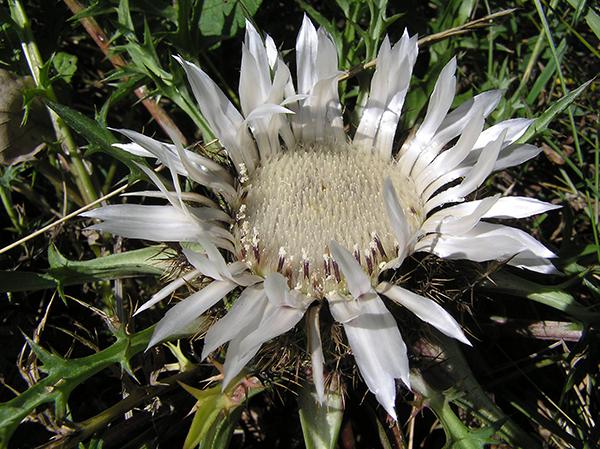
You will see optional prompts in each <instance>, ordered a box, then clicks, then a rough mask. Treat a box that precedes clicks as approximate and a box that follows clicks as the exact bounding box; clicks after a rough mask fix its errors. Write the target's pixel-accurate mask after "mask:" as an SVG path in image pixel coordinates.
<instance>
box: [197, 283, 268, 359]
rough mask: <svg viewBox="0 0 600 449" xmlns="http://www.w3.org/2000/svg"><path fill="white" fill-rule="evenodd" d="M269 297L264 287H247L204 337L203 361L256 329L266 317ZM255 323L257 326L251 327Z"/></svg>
mask: <svg viewBox="0 0 600 449" xmlns="http://www.w3.org/2000/svg"><path fill="white" fill-rule="evenodd" d="M266 306H267V296H266V295H265V292H264V289H263V287H262V285H257V286H252V287H247V288H246V289H244V291H243V292H242V293H241V294H240V296H239V298H238V299H236V300H235V302H234V303H233V306H232V307H231V309H230V310H229V312H227V315H225V316H224V317H223V318H221V319H220V320H219V321H217V322H216V323H215V324H213V325H212V326H211V327H210V329H209V330H208V332H207V333H206V336H205V337H204V348H202V360H204V359H205V358H206V357H207V356H208V354H210V353H211V352H213V351H214V350H215V349H217V348H218V347H219V346H221V345H224V344H225V343H227V342H229V341H231V340H233V339H234V338H236V337H239V336H240V335H244V334H246V335H247V334H249V333H250V332H251V331H253V330H254V329H255V327H256V326H257V325H258V323H259V322H260V318H261V317H262V316H263V315H264V311H265V307H266ZM253 323H255V326H254V327H253V326H251V325H252V324H253Z"/></svg>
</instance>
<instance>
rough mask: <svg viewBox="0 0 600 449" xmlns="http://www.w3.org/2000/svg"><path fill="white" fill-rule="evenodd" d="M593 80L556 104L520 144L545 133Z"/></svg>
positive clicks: (535, 123)
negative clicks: (553, 121) (552, 122)
mask: <svg viewBox="0 0 600 449" xmlns="http://www.w3.org/2000/svg"><path fill="white" fill-rule="evenodd" d="M592 81H593V80H589V81H587V82H585V83H583V84H582V85H581V86H579V87H578V88H577V89H575V90H573V91H571V92H569V93H568V94H567V95H565V96H564V97H562V98H561V99H560V100H558V101H557V102H555V103H554V104H553V105H552V106H550V107H549V108H548V109H546V111H545V112H544V113H543V114H542V115H540V116H539V117H538V118H537V119H536V120H535V122H533V124H532V125H531V126H530V127H529V129H528V130H527V132H526V133H525V134H523V136H522V137H521V138H520V139H519V140H518V143H525V142H527V141H529V140H531V139H532V138H533V137H534V136H536V135H537V134H539V133H541V132H542V131H544V130H545V129H546V128H547V127H548V125H549V124H550V122H551V121H552V120H554V118H555V117H556V116H557V115H558V114H560V113H561V112H563V111H564V110H565V109H567V108H568V107H569V105H570V104H571V103H573V101H575V99H576V98H577V97H578V96H579V95H581V93H582V92H583V91H584V90H585V89H586V87H588V86H589V85H590V83H591V82H592Z"/></svg>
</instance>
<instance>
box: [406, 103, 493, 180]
mask: <svg viewBox="0 0 600 449" xmlns="http://www.w3.org/2000/svg"><path fill="white" fill-rule="evenodd" d="M477 112H480V111H477ZM484 122H485V119H484V116H483V114H481V113H478V114H476V113H474V114H472V116H471V119H470V121H469V122H468V123H467V125H466V127H465V129H464V131H463V133H462V134H461V136H460V138H459V139H458V142H456V145H454V146H453V147H452V148H450V149H448V150H446V151H444V152H443V153H441V154H440V155H439V156H437V157H436V158H435V159H434V160H433V161H432V162H431V163H430V164H429V166H428V167H427V169H426V170H423V172H422V173H420V174H419V175H418V176H415V178H414V179H415V183H416V184H417V189H418V190H419V191H420V192H424V191H425V190H426V188H427V187H428V186H429V185H430V184H431V183H432V182H434V181H436V180H437V179H439V178H440V177H442V176H444V175H445V174H447V173H448V172H450V171H452V170H454V168H456V167H457V166H458V165H459V164H460V163H461V162H462V161H463V160H464V159H465V158H466V157H467V155H468V154H469V152H470V151H471V150H472V148H473V145H474V144H475V142H476V140H477V137H478V136H479V134H481V130H482V129H483V125H484Z"/></svg>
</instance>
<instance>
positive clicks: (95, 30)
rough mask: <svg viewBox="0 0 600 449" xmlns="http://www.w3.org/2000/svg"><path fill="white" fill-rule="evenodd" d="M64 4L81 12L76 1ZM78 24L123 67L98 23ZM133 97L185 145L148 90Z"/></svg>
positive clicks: (88, 19)
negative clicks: (149, 95) (150, 96)
mask: <svg viewBox="0 0 600 449" xmlns="http://www.w3.org/2000/svg"><path fill="white" fill-rule="evenodd" d="M64 3H65V4H66V5H67V7H68V8H69V9H70V10H71V12H72V13H73V14H78V13H80V12H81V11H83V6H81V4H80V3H79V2H78V1H77V0H64ZM79 22H80V23H81V25H83V27H84V28H85V30H86V31H87V32H88V34H89V35H90V37H91V38H92V39H93V40H94V42H96V45H98V47H99V48H100V50H102V53H104V55H105V56H106V57H107V58H108V60H109V61H110V62H111V64H112V65H113V66H114V67H115V68H117V69H119V68H121V67H125V66H126V65H127V62H126V61H125V60H124V59H123V58H122V57H121V56H120V55H118V54H114V53H112V52H111V51H110V45H109V39H108V37H107V36H106V33H105V32H104V30H103V29H102V28H101V27H100V25H98V22H96V20H94V18H93V17H81V18H80V19H79ZM135 95H136V96H137V97H138V98H139V99H140V100H141V102H142V104H143V105H144V107H145V108H146V109H147V110H148V112H149V113H150V115H152V117H153V118H154V120H156V123H158V124H159V125H160V127H161V128H162V129H163V130H164V131H165V133H166V134H167V135H169V134H170V133H172V132H175V134H176V135H177V137H178V139H179V140H180V141H181V142H182V144H183V145H187V140H186V138H185V136H184V135H183V133H182V132H181V131H180V130H179V128H178V127H177V125H175V122H173V120H172V119H171V117H169V115H168V114H167V113H166V112H165V110H164V109H163V108H162V107H161V106H160V105H159V104H158V103H157V102H156V101H154V100H153V99H152V98H149V97H148V88H147V87H146V86H140V87H138V88H137V89H135Z"/></svg>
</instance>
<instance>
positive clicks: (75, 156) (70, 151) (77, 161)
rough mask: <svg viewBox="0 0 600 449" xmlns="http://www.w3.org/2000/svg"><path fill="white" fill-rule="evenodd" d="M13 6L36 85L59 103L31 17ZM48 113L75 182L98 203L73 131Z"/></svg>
mask: <svg viewBox="0 0 600 449" xmlns="http://www.w3.org/2000/svg"><path fill="white" fill-rule="evenodd" d="M9 6H10V12H11V16H12V19H13V20H14V22H15V24H16V25H17V30H18V33H19V37H20V39H21V47H22V48H23V53H24V54H25V59H26V60H27V64H28V65H29V70H30V72H31V75H32V76H33V79H34V81H35V84H36V85H37V86H38V87H41V88H44V91H45V92H46V95H47V96H48V98H50V100H52V101H56V95H55V93H54V89H52V86H47V87H45V86H42V83H41V78H40V69H41V67H42V66H43V65H44V61H43V59H42V56H41V54H40V51H39V49H38V46H37V44H36V42H35V39H34V37H33V32H32V31H31V25H30V23H29V18H28V17H27V14H26V13H25V9H24V8H23V5H22V4H21V2H20V1H19V0H9ZM48 112H49V113H50V119H51V120H52V126H53V127H54V132H55V133H56V138H57V139H58V141H59V142H60V144H61V147H62V149H63V151H64V152H65V154H66V155H67V156H68V157H69V158H70V160H71V165H72V167H73V172H74V173H73V174H74V178H75V182H76V183H77V187H78V188H79V190H80V192H81V195H82V197H83V198H84V200H85V201H86V202H88V203H89V202H92V201H94V200H95V199H96V198H98V195H97V193H96V188H95V187H94V183H93V182H92V179H91V177H90V173H89V172H88V170H87V168H86V166H85V164H84V162H83V160H82V159H81V155H80V153H79V148H78V147H77V145H76V144H75V141H74V140H73V136H72V135H71V131H70V130H69V128H68V127H67V126H66V125H65V123H64V122H63V121H62V119H61V118H60V117H59V116H58V115H57V114H56V113H55V112H54V111H52V110H50V109H48Z"/></svg>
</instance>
